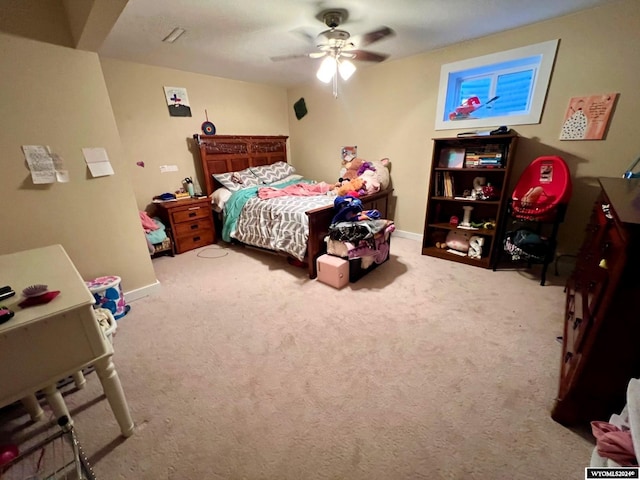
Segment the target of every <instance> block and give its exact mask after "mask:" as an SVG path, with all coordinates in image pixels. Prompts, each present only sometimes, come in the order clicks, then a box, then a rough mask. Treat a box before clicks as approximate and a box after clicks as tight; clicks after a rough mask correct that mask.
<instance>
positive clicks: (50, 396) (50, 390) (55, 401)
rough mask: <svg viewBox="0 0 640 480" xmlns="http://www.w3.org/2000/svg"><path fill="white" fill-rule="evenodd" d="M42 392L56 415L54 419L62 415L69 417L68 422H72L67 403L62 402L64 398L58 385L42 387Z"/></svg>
mask: <svg viewBox="0 0 640 480" xmlns="http://www.w3.org/2000/svg"><path fill="white" fill-rule="evenodd" d="M43 392H44V394H45V395H46V396H47V402H48V403H49V406H50V407H51V410H53V414H54V415H55V416H56V420H57V419H58V418H60V417H62V416H64V415H66V417H67V418H68V419H69V422H71V424H73V420H72V419H71V415H70V414H69V409H68V408H67V405H66V404H65V403H64V398H62V394H61V393H60V390H58V387H56V385H55V384H53V385H49V386H48V387H45V388H44V389H43Z"/></svg>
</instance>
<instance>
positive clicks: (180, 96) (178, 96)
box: [164, 87, 191, 117]
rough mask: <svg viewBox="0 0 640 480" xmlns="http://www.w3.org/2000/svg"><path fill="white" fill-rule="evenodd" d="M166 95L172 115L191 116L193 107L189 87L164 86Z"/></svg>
mask: <svg viewBox="0 0 640 480" xmlns="http://www.w3.org/2000/svg"><path fill="white" fill-rule="evenodd" d="M164 95H165V97H166V99H167V106H168V107H169V115H171V116H172V117H190V116H191V107H190V106H189V97H188V96H187V89H186V88H182V87H164Z"/></svg>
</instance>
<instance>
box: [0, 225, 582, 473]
mask: <svg viewBox="0 0 640 480" xmlns="http://www.w3.org/2000/svg"><path fill="white" fill-rule="evenodd" d="M391 255H392V258H391V260H390V261H389V262H387V263H385V264H384V265H382V266H380V267H379V268H378V269H377V270H375V271H373V272H371V273H369V274H368V275H366V276H365V277H363V278H362V279H361V280H360V281H358V282H357V283H353V284H349V285H348V286H347V287H346V288H344V289H342V290H335V289H333V288H332V287H329V286H327V285H325V284H322V283H320V282H318V281H315V280H313V281H312V280H309V279H308V278H307V276H306V272H305V271H304V270H302V269H299V268H297V267H294V266H291V265H289V264H288V263H287V262H286V261H285V260H284V259H283V258H282V257H278V256H274V255H270V254H266V253H263V252H257V251H254V250H250V249H246V248H239V247H233V248H221V247H219V246H212V247H205V248H201V249H199V250H196V251H192V252H187V253H184V254H182V255H178V256H176V257H174V258H171V257H160V258H157V259H155V260H154V266H155V269H156V274H157V277H158V280H159V281H160V282H161V284H162V287H161V290H160V292H159V294H157V295H154V296H151V297H146V298H143V299H141V300H138V301H136V302H133V303H132V304H131V307H132V308H131V311H130V313H129V314H128V315H127V316H125V317H124V318H122V319H121V320H120V321H119V322H118V331H117V333H116V336H115V338H114V346H115V351H116V354H115V356H114V361H115V364H116V367H117V369H118V373H119V375H120V379H121V380H122V383H123V386H124V389H125V394H126V396H127V399H128V402H129V406H130V409H131V412H132V415H133V418H134V421H135V423H136V432H135V434H134V435H133V436H132V437H130V438H128V439H123V438H122V437H120V436H119V430H118V427H117V424H116V422H115V420H114V418H113V415H112V414H111V411H110V409H109V405H108V403H107V401H106V400H105V398H104V396H103V395H102V391H101V389H100V384H99V381H98V378H97V376H96V375H95V373H94V374H89V375H88V376H87V380H88V382H87V386H86V388H84V389H83V390H79V391H75V390H74V389H73V388H67V391H66V392H65V399H66V402H67V404H68V406H69V408H70V410H71V413H72V415H73V417H74V420H75V424H76V429H77V432H78V434H79V436H80V440H81V442H82V445H83V446H84V449H85V451H86V452H87V454H88V456H89V459H90V461H91V462H92V463H93V464H94V470H95V472H96V475H97V477H98V479H99V480H111V479H135V480H143V479H150V480H151V479H153V480H161V479H172V480H185V479H189V480H195V479H214V480H215V479H229V480H230V479H238V480H240V479H246V480H257V479H261V480H276V479H277V480H285V479H291V480H306V479H309V480H315V479H353V480H377V479H381V480H403V479H463V478H464V479H492V480H495V479H535V480H540V479H543V478H544V479H551V478H558V479H560V478H562V479H569V478H583V476H584V467H585V466H587V465H588V463H589V458H590V454H591V449H592V448H593V444H594V442H593V440H592V439H591V438H590V436H589V435H588V432H580V431H572V430H569V429H567V428H565V427H563V426H561V425H559V424H557V423H555V422H554V421H553V420H552V419H551V417H550V409H551V406H552V404H553V399H554V397H555V394H556V391H557V382H558V370H559V361H560V355H561V345H560V343H558V341H557V340H556V337H557V336H558V335H561V334H562V321H563V309H564V295H563V279H562V277H556V276H554V275H553V272H551V273H550V275H549V281H548V285H546V286H544V287H541V286H540V285H539V280H538V277H537V276H535V275H531V274H529V273H528V272H526V271H517V270H501V271H498V272H492V271H490V270H484V269H479V268H474V267H470V266H466V265H462V264H457V263H452V262H447V261H444V260H440V259H435V258H431V257H425V256H422V255H420V243H419V242H416V241H413V240H409V239H406V238H400V237H399V236H395V237H394V239H393V242H392V245H391ZM552 270H553V269H552ZM561 270H566V268H563V267H562V266H561ZM113 273H114V274H117V272H113ZM566 273H568V272H561V274H566ZM123 287H124V289H125V290H126V287H127V286H126V284H125V285H123ZM60 354H61V355H63V354H64V352H60ZM45 408H46V407H45ZM47 411H48V410H47ZM46 431H47V425H46V423H44V422H43V423H39V424H36V425H33V424H31V423H30V422H29V421H28V417H27V416H26V415H25V414H24V412H23V410H22V408H21V407H20V406H19V405H18V406H14V407H10V408H5V409H3V410H2V411H0V443H3V442H7V441H13V442H23V443H25V444H26V443H28V442H33V441H34V439H37V438H39V436H42V435H44V433H45V432H46Z"/></svg>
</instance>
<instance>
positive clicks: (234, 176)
mask: <svg viewBox="0 0 640 480" xmlns="http://www.w3.org/2000/svg"><path fill="white" fill-rule="evenodd" d="M213 178H215V179H216V180H217V181H218V182H220V185H222V186H223V187H225V188H227V189H229V190H230V191H231V192H237V191H238V190H240V189H242V188H245V187H255V186H256V185H260V183H261V181H260V179H259V178H258V177H256V176H255V175H254V174H253V172H252V171H251V169H250V168H245V169H244V170H239V171H237V172H227V173H214V174H213Z"/></svg>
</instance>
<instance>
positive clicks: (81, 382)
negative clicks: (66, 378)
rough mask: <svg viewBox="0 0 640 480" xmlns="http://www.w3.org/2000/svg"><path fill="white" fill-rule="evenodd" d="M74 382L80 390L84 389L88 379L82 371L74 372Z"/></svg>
mask: <svg viewBox="0 0 640 480" xmlns="http://www.w3.org/2000/svg"><path fill="white" fill-rule="evenodd" d="M73 382H74V383H75V384H76V388H77V389H78V390H82V389H83V388H84V387H85V385H86V384H87V379H86V378H84V374H83V373H82V371H79V372H76V373H74V374H73Z"/></svg>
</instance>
